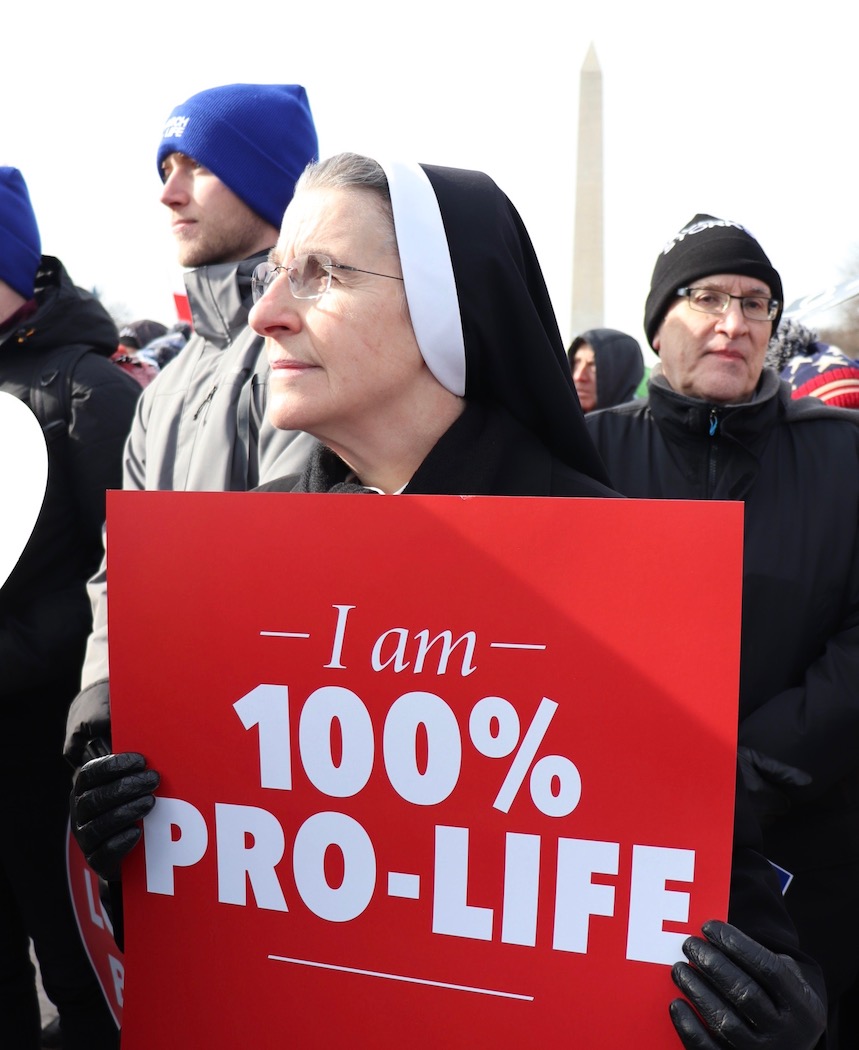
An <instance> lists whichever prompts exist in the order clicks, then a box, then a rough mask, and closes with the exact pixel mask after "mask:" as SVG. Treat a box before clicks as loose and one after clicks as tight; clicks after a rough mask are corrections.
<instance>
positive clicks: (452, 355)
mask: <svg viewBox="0 0 859 1050" xmlns="http://www.w3.org/2000/svg"><path fill="white" fill-rule="evenodd" d="M296 194H297V196H298V199H297V200H296V202H295V205H294V206H290V208H289V209H288V211H287V213H286V215H285V217H284V222H283V227H282V229H281V234H280V238H279V240H278V243H277V245H276V247H275V248H274V249H273V251H272V252H271V256H270V259H269V261H268V262H264V263H261V264H260V265H259V266H258V267H257V269H256V271H255V273H254V277H253V293H254V298H255V300H256V305H255V306H254V308H253V310H252V311H251V315H250V324H251V327H253V328H254V329H255V331H257V332H258V333H259V334H261V335H263V336H265V338H266V347H267V352H268V357H269V362H270V365H271V377H270V380H269V402H268V403H269V418H270V420H271V421H272V422H273V423H274V424H275V425H276V426H278V427H282V428H284V429H288V428H292V429H297V430H305V431H307V432H309V433H311V434H313V435H314V436H315V437H317V438H318V439H319V441H320V442H321V446H320V447H319V448H318V449H317V450H316V453H315V455H314V456H313V457H312V459H311V462H310V464H309V467H308V468H307V470H306V471H305V473H304V474H303V475H302V476H301V477H300V478H298V479H296V478H293V477H288V478H283V479H279V480H277V481H274V482H272V483H270V484H267V485H264V486H262V488H263V489H266V490H268V491H272V490H294V491H301V492H331V491H334V490H336V491H347V490H350V491H351V490H362V489H363V490H376V491H379V492H383V493H396V492H407V493H447V494H459V493H469V494H473V495H530V496H614V495H616V493H614V492H613V491H612V490H611V489H610V488H609V487H608V479H607V476H606V473H605V469H604V467H603V465H602V463H601V461H600V459H599V456H598V453H597V452H596V450H595V448H594V446H593V445H592V443H591V441H590V439H589V436H588V434H587V431H586V429H585V425H584V419H583V416H582V413H581V412H580V411H579V407H578V404H577V401H576V396H575V392H574V389H573V385H572V381H571V377H570V371H569V367H568V366H567V362H566V358H565V356H564V351H563V344H562V342H561V339H560V334H559V332H558V329H557V324H556V321H555V316H554V312H553V310H552V306H551V303H550V300H549V296H548V292H547V290H546V286H545V283H544V281H543V276H542V273H541V271H540V267H539V265H538V263H537V259H536V256H535V254H534V249H533V247H532V246H531V242H530V239H529V237H528V234H527V232H526V230H525V228H524V226H523V225H522V221H521V219H520V218H519V215H518V214H517V212H516V210H515V208H514V207H513V205H512V204H511V203H510V201H509V200H508V199H507V198H506V197H505V195H504V194H503V193H502V192H501V191H500V190H499V189H498V187H497V186H496V185H495V183H494V182H493V181H492V180H491V179H490V178H489V177H488V176H486V175H484V174H483V173H481V172H476V171H461V170H458V169H453V168H439V167H432V166H429V165H427V166H419V165H417V164H411V165H410V164H402V163H393V164H390V165H387V166H386V167H385V168H384V169H383V168H382V167H381V166H380V165H379V164H377V163H376V162H375V161H372V160H370V159H368V158H366V157H359V156H357V155H355V154H340V155H338V156H336V157H333V158H331V159H330V160H326V161H322V162H320V163H318V164H315V165H312V166H310V167H309V168H307V169H306V171H305V172H304V174H303V175H302V176H301V178H300V179H299V182H298V185H297V186H296ZM490 233H491V235H489V234H490ZM449 245H450V247H449Z"/></svg>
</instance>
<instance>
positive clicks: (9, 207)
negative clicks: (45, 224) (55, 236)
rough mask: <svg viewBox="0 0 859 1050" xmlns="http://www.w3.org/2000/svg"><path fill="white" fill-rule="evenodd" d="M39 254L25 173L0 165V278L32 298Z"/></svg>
mask: <svg viewBox="0 0 859 1050" xmlns="http://www.w3.org/2000/svg"><path fill="white" fill-rule="evenodd" d="M41 257H42V241H41V238H40V237H39V227H38V225H37V224H36V216H35V215H34V214H33V205H32V204H31V203H30V194H29V192H28V191H27V183H26V182H24V176H23V175H22V174H21V172H20V171H18V169H17V168H0V281H5V282H6V284H8V285H9V287H10V288H11V289H13V291H16V292H17V293H18V295H23V296H24V298H25V299H32V298H33V292H34V290H35V287H36V272H37V271H38V269H39V262H40V261H41Z"/></svg>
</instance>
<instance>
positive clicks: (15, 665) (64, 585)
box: [0, 256, 141, 729]
mask: <svg viewBox="0 0 859 1050" xmlns="http://www.w3.org/2000/svg"><path fill="white" fill-rule="evenodd" d="M36 302H37V310H36V313H35V314H34V315H33V316H31V317H28V318H27V319H26V321H24V322H23V323H21V324H20V325H18V326H17V327H15V328H13V329H12V330H11V331H8V332H6V333H4V335H2V336H0V390H2V391H5V392H7V393H9V394H13V395H14V396H15V397H18V398H19V399H20V400H21V401H24V402H25V403H26V404H28V405H29V406H30V407H31V408H33V407H34V398H33V389H34V386H35V385H36V384H41V385H43V386H45V387H49V386H50V385H51V384H54V383H58V382H60V381H61V379H62V376H61V375H60V374H59V368H60V362H59V359H58V358H57V357H56V356H55V355H54V351H55V349H56V348H67V350H68V353H70V354H75V353H77V351H76V350H75V347H78V346H81V345H86V346H89V347H91V352H87V353H84V354H83V355H82V356H80V357H79V360H77V362H76V364H75V366H74V369H73V371H72V373H71V387H70V391H69V393H70V395H71V396H70V398H68V423H67V424H65V423H59V422H57V421H54V423H53V425H48V426H47V429H46V431H45V438H46V441H47V445H48V484H47V491H46V494H45V500H44V503H43V505H42V510H41V513H40V515H39V518H38V521H37V523H36V526H35V529H34V531H33V534H32V536H31V537H30V540H29V542H28V544H27V546H26V548H25V549H24V552H23V554H22V555H21V558H20V560H19V562H18V564H17V565H16V567H15V569H14V570H13V572H12V573H11V575H10V576H9V579H8V580H7V581H6V583H5V585H3V586H2V588H0V703H2V705H3V712H4V718H6V720H7V721H6V726H7V729H9V728H10V727H11V726H10V722H9V718H10V717H11V718H12V725H13V726H14V725H15V724H16V721H15V719H16V716H15V708H16V704H12V703H9V701H11V700H12V698H13V697H14V698H17V699H18V700H19V701H21V698H22V696H23V695H25V694H26V695H27V696H29V697H30V699H32V698H33V694H36V693H40V694H43V693H45V692H48V693H50V694H51V695H52V696H54V695H56V694H58V693H59V694H61V695H62V698H61V699H60V700H59V701H58V702H59V704H60V705H62V704H65V705H68V702H69V701H70V700H71V698H72V697H73V696H74V694H75V692H76V691H77V688H78V686H79V681H80V668H81V663H82V660H83V653H84V645H85V643H86V638H87V635H88V633H89V629H90V623H91V614H90V607H89V599H88V598H87V594H86V581H87V579H88V578H89V577H90V575H92V573H93V572H95V570H96V569H97V568H98V565H99V561H100V559H101V552H102V539H101V531H102V526H103V524H104V513H105V491H106V490H107V489H108V488H119V487H121V484H122V447H123V444H124V441H125V437H126V435H127V433H128V430H129V428H130V426H131V420H132V416H133V414H134V407H135V404H136V402H137V398H138V396H139V394H140V391H141V388H140V386H139V385H138V384H137V383H136V382H135V381H134V380H133V379H132V378H131V377H130V376H129V375H127V374H126V373H125V372H124V371H123V370H122V369H121V368H118V367H117V366H116V364H115V363H114V362H112V361H110V360H109V357H110V355H111V354H112V353H113V352H114V351H115V350H116V346H117V339H118V334H117V330H116V326H115V325H114V323H113V321H112V320H111V318H110V316H109V314H108V313H107V311H106V310H105V309H104V307H103V306H102V305H101V304H100V303H99V302H98V301H97V300H96V299H95V298H93V296H91V295H90V294H89V293H87V292H85V291H83V290H81V289H79V288H76V287H75V286H74V285H73V284H72V281H71V279H70V278H69V276H68V274H67V273H66V271H65V269H64V268H63V266H62V264H61V263H60V262H59V260H57V259H53V258H50V257H48V256H43V257H42V262H41V267H40V269H39V273H38V275H37V278H36ZM48 358H50V360H48ZM57 394H58V395H59V394H60V391H57ZM62 400H64V398H61V401H62ZM40 423H42V426H43V428H45V426H46V424H49V423H50V421H49V420H46V419H40ZM3 454H4V455H7V454H9V450H3ZM28 704H29V701H28ZM18 706H20V704H19V705H18ZM21 714H22V715H23V711H22V712H21Z"/></svg>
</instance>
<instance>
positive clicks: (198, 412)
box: [193, 383, 218, 422]
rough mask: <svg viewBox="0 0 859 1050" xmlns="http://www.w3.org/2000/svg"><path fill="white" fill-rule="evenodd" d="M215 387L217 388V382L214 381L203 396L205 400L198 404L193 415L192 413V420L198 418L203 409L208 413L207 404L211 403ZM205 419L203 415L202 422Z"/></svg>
mask: <svg viewBox="0 0 859 1050" xmlns="http://www.w3.org/2000/svg"><path fill="white" fill-rule="evenodd" d="M217 389H218V384H217V383H215V385H214V386H213V387H212V389H211V390H210V391H209V393H208V394H206V397H205V400H204V401H203V403H202V404H201V405H200V407H199V408H198V409H197V411H196V412H195V413H194V415H193V419H194V420H196V419H197V418H198V417H199V416H200V414H201V413H202V412H203V411H205V412H206V414H208V411H209V405H211V403H212V398H213V397H214V396H215V391H216V390H217ZM205 421H206V417H205V416H203V422H205Z"/></svg>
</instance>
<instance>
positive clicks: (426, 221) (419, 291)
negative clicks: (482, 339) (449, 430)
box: [379, 160, 465, 397]
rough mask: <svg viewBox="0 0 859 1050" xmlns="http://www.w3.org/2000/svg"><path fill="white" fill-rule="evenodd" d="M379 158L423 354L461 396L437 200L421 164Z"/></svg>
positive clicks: (458, 343) (452, 292) (458, 344)
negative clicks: (385, 181)
mask: <svg viewBox="0 0 859 1050" xmlns="http://www.w3.org/2000/svg"><path fill="white" fill-rule="evenodd" d="M379 164H381V166H382V168H383V169H384V172H385V175H386V176H387V179H388V188H389V190H390V194H391V208H392V211H393V213H394V229H395V232H396V235H397V245H398V247H399V252H400V265H401V266H402V268H403V283H404V287H405V291H406V300H407V302H408V304H409V314H410V315H411V319H412V327H413V328H414V332H415V338H416V339H417V343H418V347H419V348H420V351H421V356H422V357H423V359H424V361H426V364H427V368H429V370H430V371H431V372H432V374H433V375H434V376H435V377H436V379H437V380H438V381H439V382H440V383H441V385H442V386H443V387H444V388H445V389H446V390H449V391H450V392H451V393H452V394H456V395H457V396H458V397H462V396H463V395H464V394H465V342H464V340H463V336H462V318H461V316H460V312H459V298H458V296H457V294H456V281H455V280H454V276H453V266H452V264H451V261H450V249H449V247H448V243H447V236H446V234H445V232H444V223H443V222H442V218H441V211H440V210H439V206H438V200H437V199H436V195H435V192H434V191H433V188H432V184H431V182H430V180H429V178H428V177H427V174H426V172H425V171H424V170H423V168H421V167H420V165H419V164H414V163H404V162H402V161H382V160H380V161H379Z"/></svg>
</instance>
